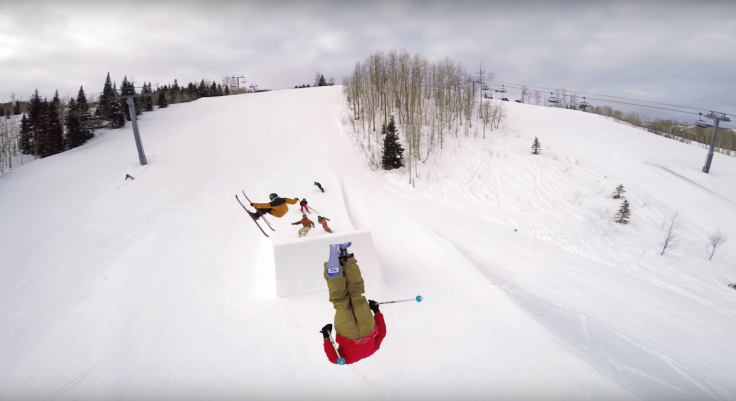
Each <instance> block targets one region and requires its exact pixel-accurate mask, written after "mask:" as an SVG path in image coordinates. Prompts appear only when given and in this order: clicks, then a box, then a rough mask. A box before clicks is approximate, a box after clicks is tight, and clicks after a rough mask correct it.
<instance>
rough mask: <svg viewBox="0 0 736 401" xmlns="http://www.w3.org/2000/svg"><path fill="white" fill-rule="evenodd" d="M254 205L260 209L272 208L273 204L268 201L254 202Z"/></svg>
mask: <svg viewBox="0 0 736 401" xmlns="http://www.w3.org/2000/svg"><path fill="white" fill-rule="evenodd" d="M253 207H257V208H259V209H271V207H272V206H271V205H269V204H268V203H254V204H253Z"/></svg>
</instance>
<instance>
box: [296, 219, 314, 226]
mask: <svg viewBox="0 0 736 401" xmlns="http://www.w3.org/2000/svg"><path fill="white" fill-rule="evenodd" d="M299 223H302V225H303V226H304V227H309V226H312V228H314V222H313V221H312V220H309V219H301V220H299V221H297V222H296V223H291V224H292V225H297V224H299Z"/></svg>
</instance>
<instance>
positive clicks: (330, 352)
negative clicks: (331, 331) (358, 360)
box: [322, 338, 337, 365]
mask: <svg viewBox="0 0 736 401" xmlns="http://www.w3.org/2000/svg"><path fill="white" fill-rule="evenodd" d="M322 342H323V343H324V346H325V354H327V359H329V360H330V362H332V363H334V364H335V365H337V352H335V347H333V346H332V343H331V342H330V340H329V339H327V338H325V339H324V341H322Z"/></svg>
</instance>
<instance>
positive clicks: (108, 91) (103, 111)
mask: <svg viewBox="0 0 736 401" xmlns="http://www.w3.org/2000/svg"><path fill="white" fill-rule="evenodd" d="M113 103H117V102H115V93H114V92H113V89H112V81H111V80H110V73H109V72H108V73H107V78H105V85H104V87H103V88H102V94H100V97H99V99H98V101H97V109H96V111H95V114H96V115H97V116H99V117H102V118H104V119H105V120H107V121H110V124H111V126H112V119H111V115H112V104H113ZM113 128H117V127H113Z"/></svg>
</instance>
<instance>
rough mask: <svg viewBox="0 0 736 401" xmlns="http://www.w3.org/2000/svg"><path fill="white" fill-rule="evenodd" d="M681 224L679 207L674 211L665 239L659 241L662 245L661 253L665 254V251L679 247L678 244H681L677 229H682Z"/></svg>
mask: <svg viewBox="0 0 736 401" xmlns="http://www.w3.org/2000/svg"><path fill="white" fill-rule="evenodd" d="M680 224H681V219H680V209H677V210H675V212H674V213H672V216H671V217H670V221H669V225H668V226H667V232H666V233H665V236H664V239H663V240H662V242H660V243H659V245H660V246H661V247H662V253H660V255H664V251H666V250H668V249H674V248H677V245H679V241H678V236H677V231H678V230H679V229H680Z"/></svg>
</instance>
